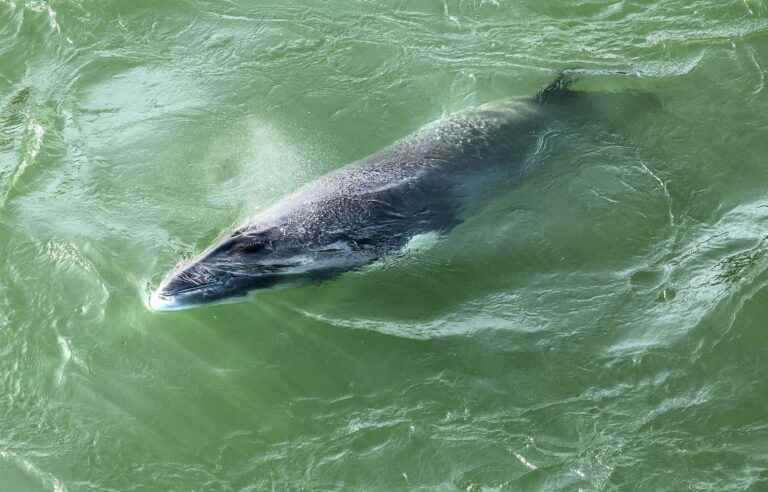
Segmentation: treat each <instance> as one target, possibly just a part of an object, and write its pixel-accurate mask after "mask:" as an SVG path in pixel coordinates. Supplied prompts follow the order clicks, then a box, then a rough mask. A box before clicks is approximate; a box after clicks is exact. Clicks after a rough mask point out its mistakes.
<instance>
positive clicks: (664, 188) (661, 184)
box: [640, 161, 675, 226]
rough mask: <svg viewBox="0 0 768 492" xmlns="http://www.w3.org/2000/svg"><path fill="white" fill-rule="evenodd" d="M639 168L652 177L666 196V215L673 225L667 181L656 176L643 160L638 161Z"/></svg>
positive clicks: (670, 196)
mask: <svg viewBox="0 0 768 492" xmlns="http://www.w3.org/2000/svg"><path fill="white" fill-rule="evenodd" d="M640 168H641V169H642V170H643V171H644V172H645V173H646V174H648V175H649V176H650V177H652V178H653V179H654V180H655V181H656V182H657V183H658V184H659V188H661V191H662V192H664V196H665V197H666V198H667V215H668V216H669V225H670V226H674V225H675V214H674V212H672V195H670V194H669V188H667V183H666V182H664V180H663V179H661V178H660V177H658V176H657V175H656V174H655V173H654V172H653V171H651V169H650V168H649V167H648V166H646V165H645V163H644V162H642V161H641V162H640Z"/></svg>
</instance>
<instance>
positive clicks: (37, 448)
mask: <svg viewBox="0 0 768 492" xmlns="http://www.w3.org/2000/svg"><path fill="white" fill-rule="evenodd" d="M767 29H768V2H766V1H765V0H707V1H704V0H665V1H662V0H648V1H641V0H625V1H616V0H576V1H566V0H560V1H554V0H515V1H513V0H498V1H484V0H458V1H456V0H452V1H447V2H442V1H429V0H420V1H412V2H407V1H389V2H373V1H363V0H359V1H349V2H341V1H332V2H330V1H329V2H321V1H310V2H285V1H282V0H281V1H275V0H270V1H259V2H245V1H239V0H211V1H208V0H185V1H178V0H173V1H164V2H151V1H130V2H128V1H121V2H118V1H93V0H50V1H47V2H46V1H25V0H0V251H2V255H1V256H0V490H2V491H22V492H24V491H57V492H58V491H68V492H76V491H106V490H110V491H168V490H174V491H190V490H198V491H246V490H247V491H251V490H252V491H256V490H382V491H388V490H424V491H452V490H461V491H481V490H514V491H517V490H536V491H538V490H547V491H554V490H557V491H560V490H562V491H577V490H583V491H592V490H622V491H623V490H648V491H660V490H670V491H678V490H711V491H723V490H753V491H762V490H768V377H766V373H767V372H768V371H767V369H768V366H767V364H768V362H766V361H768V332H767V331H766V324H765V323H766V321H768V288H766V286H767V285H768V255H766V252H768V239H767V238H768V191H767V190H768V168H767V167H766V156H767V155H768V120H767V119H766V114H768V99H767V98H768V89H766V87H765V85H766V77H768V73H767V72H766V70H768V32H767ZM563 68H569V69H572V70H575V71H577V72H578V73H579V74H580V80H579V82H578V88H579V89H580V90H583V91H589V92H592V93H595V94H599V93H611V94H612V95H613V96H612V97H615V98H619V99H620V98H621V95H622V94H625V93H627V94H629V93H631V92H635V93H637V92H641V93H644V94H653V97H654V99H656V100H657V101H658V104H654V105H648V106H647V107H646V106H643V107H640V108H637V107H635V108H634V109H627V108H622V107H621V106H622V105H621V104H617V105H615V106H614V105H608V106H606V107H605V108H603V111H601V113H602V114H601V115H600V117H595V118H594V119H590V120H589V121H588V122H586V123H584V124H579V125H567V124H562V125H558V126H556V127H553V128H551V129H550V130H549V131H548V133H547V134H546V135H545V137H544V138H542V141H541V144H542V145H541V146H540V148H539V149H535V150H534V153H535V160H536V162H537V169H536V171H535V172H533V173H531V175H530V177H529V178H528V179H527V180H526V181H525V183H524V184H523V185H522V186H520V187H515V188H511V189H509V190H501V191H502V192H501V193H499V194H498V195H497V196H496V197H495V198H493V199H489V200H488V201H487V202H485V203H481V204H478V206H477V209H476V210H474V211H473V213H472V214H469V217H468V219H467V220H466V221H465V222H464V223H463V224H461V225H460V226H459V227H457V228H456V229H454V230H453V231H451V232H450V233H449V234H448V235H446V236H443V237H438V238H434V237H433V238H431V241H422V242H420V243H419V242H417V243H415V244H413V245H412V247H411V248H409V249H408V250H407V251H406V252H404V253H403V254H402V255H400V256H397V257H393V258H389V259H387V260H385V261H383V262H380V263H379V264H376V265H373V266H372V267H369V268H366V269H363V270H362V271H358V272H353V273H349V274H346V275H344V276H342V277H340V278H338V279H335V280H333V281H329V282H326V283H322V284H318V285H307V286H303V287H298V288H295V289H286V290H277V291H266V292H262V293H259V294H258V295H257V296H255V297H254V298H253V299H252V300H249V301H248V302H244V303H239V304H229V305H221V306H210V307H204V308H200V309H196V310H189V311H182V312H177V313H153V312H150V311H149V310H148V309H147V307H146V301H147V297H148V294H149V292H150V290H151V289H152V288H153V287H154V286H156V285H157V283H158V282H159V281H160V279H161V278H162V276H163V275H164V274H165V272H166V271H168V270H169V269H170V268H172V267H173V265H174V264H175V263H176V262H177V261H178V260H179V259H181V258H188V257H190V256H191V255H192V254H194V253H195V252H197V251H200V250H201V249H202V248H204V247H205V246H206V245H207V244H209V243H210V241H211V240H212V239H213V238H215V237H216V236H217V235H218V234H219V233H220V232H221V231H222V230H224V229H226V228H228V227H229V226H230V225H231V224H233V223H235V222H236V221H239V220H241V219H242V218H244V217H246V216H248V214H251V213H254V212H257V211H259V210H263V209H264V208H266V207H267V206H269V205H270V204H271V203H273V202H274V201H275V200H277V199H278V198H280V197H281V196H283V195H285V194H286V193H289V192H290V191H292V190H295V189H296V188H297V187H299V186H301V185H302V184H304V183H307V182H309V181H311V180H312V179H313V178H315V177H317V176H320V175H322V174H324V173H325V172H328V171H329V170H332V169H335V168H337V167H339V166H341V165H343V164H344V163H346V162H349V161H353V160H355V159H359V158H362V157H364V156H366V155H368V154H370V153H372V152H374V151H376V150H378V149H380V148H382V147H384V146H386V145H388V144H389V143H391V142H393V141H394V140H396V139H398V138H400V137H402V136H404V135H406V134H408V133H410V132H412V131H414V130H415V129H417V128H418V127H420V126H422V125H423V124H426V123H428V122H430V121H434V120H435V119H438V118H440V117H441V116H442V115H445V114H447V113H450V112H452V111H456V110H461V109H463V108H468V107H471V106H473V105H475V104H479V103H482V102H485V101H490V100H495V99H499V98H503V97H508V96H525V95H530V94H533V93H535V91H536V90H537V89H538V88H539V87H541V86H543V85H545V84H546V83H548V82H549V81H550V80H551V79H552V78H553V77H554V75H555V74H556V73H557V71H558V70H561V69H563ZM613 109H615V111H614V110H613Z"/></svg>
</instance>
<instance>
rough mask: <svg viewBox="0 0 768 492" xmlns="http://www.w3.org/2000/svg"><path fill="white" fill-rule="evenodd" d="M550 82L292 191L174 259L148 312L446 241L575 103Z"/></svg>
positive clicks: (305, 278)
mask: <svg viewBox="0 0 768 492" xmlns="http://www.w3.org/2000/svg"><path fill="white" fill-rule="evenodd" d="M574 80H575V79H574V78H573V77H571V76H569V75H568V74H566V73H561V74H559V76H558V77H557V78H556V79H555V80H554V81H553V82H551V83H550V84H549V85H547V86H546V87H544V88H543V89H541V90H540V91H538V92H537V93H536V94H535V95H533V96H528V97H519V98H510V99H505V100H499V101H493V102H488V103H485V104H481V105H479V106H476V107H472V108H470V109H465V110H463V111H459V112H456V113H453V114H449V115H447V116H445V117H442V118H440V119H439V120H437V121H435V122H432V123H429V124H427V125H425V126H424V127H422V128H420V129H418V130H417V131H415V132H414V133H412V134H410V135H408V136H406V137H404V138H402V139H400V140H398V141H397V142H395V143H393V144H392V145H390V146H388V147H386V148H384V149H383V150H380V151H378V152H376V153H374V154H372V155H370V156H368V157H365V158H363V159H361V160H359V161H356V162H353V163H351V164H348V165H345V166H343V167H340V168H338V169H336V170H334V171H331V172H329V173H328V174H325V175H323V176H321V177H319V178H317V179H316V180H314V181H312V182H310V183H308V184H306V185H304V186H303V187H300V188H299V189H298V190H296V191H295V192H293V193H291V194H289V195H287V196H285V197H284V198H282V199H280V200H278V201H277V202H275V203H274V204H273V205H271V206H269V207H267V208H266V209H265V210H264V211H262V212H260V213H258V214H256V215H254V216H253V217H251V218H249V219H248V220H247V221H246V222H245V223H243V224H241V225H239V226H236V227H233V228H231V229H230V230H228V231H226V232H225V233H224V234H222V235H221V236H220V237H219V238H218V239H217V240H216V241H215V242H214V243H213V244H212V245H211V246H210V247H208V248H206V249H205V250H204V251H203V252H201V253H200V254H198V255H197V256H195V257H194V258H192V259H191V260H188V261H184V262H181V263H180V264H178V265H177V266H176V267H175V268H173V269H172V270H171V271H170V273H168V274H167V275H166V276H165V278H164V279H163V280H162V281H161V282H160V284H159V285H158V286H157V288H156V289H155V290H154V291H153V292H152V293H151V295H150V298H149V302H148V304H149V307H150V309H152V310H155V311H169V310H179V309H185V308H190V307H194V306H200V305H204V304H210V303H219V302H225V301H232V300H239V299H242V298H243V297H245V296H247V295H248V294H250V293H252V292H254V291H258V290H260V289H268V288H277V287H286V286H291V285H300V284H303V283H307V282H321V281H326V280H330V279H335V278H338V277H340V276H341V274H343V273H345V272H348V271H351V270H355V269H359V268H361V267H363V266H365V265H368V264H371V263H373V262H375V261H377V260H379V259H382V258H384V257H386V256H388V255H392V254H396V253H397V252H398V251H401V250H402V249H403V247H404V246H405V245H407V244H408V242H409V241H410V240H412V239H413V238H414V237H416V236H419V235H421V234H427V233H430V234H431V233H436V234H438V235H445V234H447V233H448V232H449V231H451V229H453V228H454V227H456V226H457V225H458V224H460V223H461V222H462V221H463V220H464V218H465V217H466V214H467V210H468V208H469V205H468V204H469V203H471V202H472V201H473V200H476V199H477V198H478V196H483V195H484V194H485V191H483V190H485V189H487V186H484V184H485V185H487V184H488V182H489V181H491V182H493V183H495V184H497V185H498V182H499V181H502V182H503V186H502V188H504V189H507V188H509V187H511V186H514V185H515V184H516V183H518V182H519V181H520V180H522V179H523V178H524V177H525V176H526V174H527V173H528V170H529V169H528V168H529V167H530V166H528V165H527V164H526V163H527V162H529V159H527V157H528V156H530V155H531V153H532V152H535V151H536V148H537V143H539V144H540V139H541V138H542V135H543V133H544V132H545V131H546V129H547V127H548V125H549V124H550V123H551V122H552V121H554V120H556V119H557V118H558V115H560V114H561V113H562V112H563V111H564V110H565V109H566V108H567V107H568V104H566V102H568V101H571V100H573V99H575V98H577V97H578V94H580V92H577V91H574V90H573V89H572V84H573V82H574Z"/></svg>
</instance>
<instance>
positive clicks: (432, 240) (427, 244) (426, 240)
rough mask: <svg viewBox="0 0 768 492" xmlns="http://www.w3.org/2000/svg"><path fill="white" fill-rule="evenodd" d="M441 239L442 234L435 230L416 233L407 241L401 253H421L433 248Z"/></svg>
mask: <svg viewBox="0 0 768 492" xmlns="http://www.w3.org/2000/svg"><path fill="white" fill-rule="evenodd" d="M439 239H440V234H439V233H437V232H435V231H430V232H425V233H422V234H416V235H415V236H413V237H412V238H411V239H409V240H408V242H407V243H405V246H403V249H402V250H401V253H421V252H422V251H426V250H428V249H430V248H432V247H433V246H434V245H435V244H437V241H438V240H439Z"/></svg>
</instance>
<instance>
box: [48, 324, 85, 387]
mask: <svg viewBox="0 0 768 492" xmlns="http://www.w3.org/2000/svg"><path fill="white" fill-rule="evenodd" d="M56 341H57V342H58V344H59V351H60V352H61V362H60V363H59V367H58V368H57V369H56V374H55V377H54V382H55V383H56V386H61V385H63V384H64V381H65V379H66V372H65V371H66V369H67V366H68V365H69V363H70V362H74V363H75V364H76V365H77V366H79V367H81V368H83V369H85V370H87V369H88V368H87V367H86V365H85V363H84V362H83V361H82V360H81V359H80V358H78V357H77V356H76V355H73V352H72V345H71V344H70V342H69V340H68V339H67V338H66V337H63V336H61V335H56Z"/></svg>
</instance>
